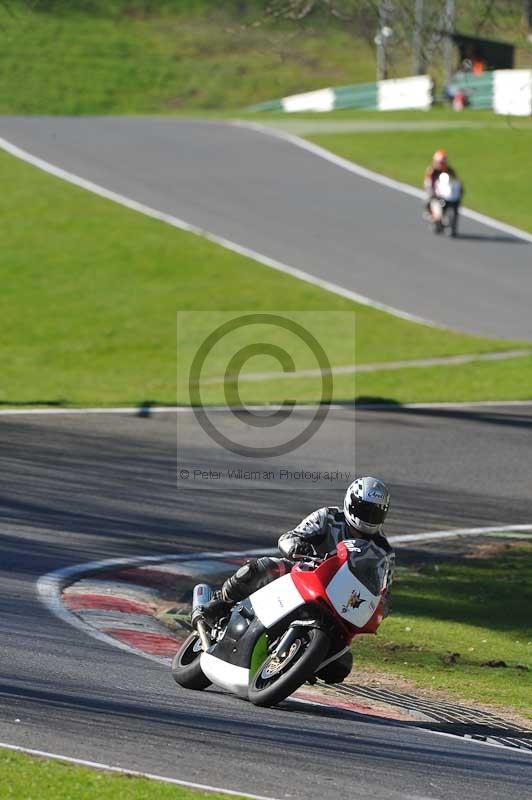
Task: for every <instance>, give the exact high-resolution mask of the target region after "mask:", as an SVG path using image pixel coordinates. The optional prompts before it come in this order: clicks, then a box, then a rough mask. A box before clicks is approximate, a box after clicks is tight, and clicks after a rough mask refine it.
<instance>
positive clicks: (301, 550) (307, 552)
mask: <svg viewBox="0 0 532 800" xmlns="http://www.w3.org/2000/svg"><path fill="white" fill-rule="evenodd" d="M315 554H316V551H315V550H314V548H313V546H312V545H311V544H310V542H305V541H304V540H301V539H300V540H299V541H297V542H294V544H293V545H292V547H291V548H290V558H295V557H297V556H313V555H315Z"/></svg>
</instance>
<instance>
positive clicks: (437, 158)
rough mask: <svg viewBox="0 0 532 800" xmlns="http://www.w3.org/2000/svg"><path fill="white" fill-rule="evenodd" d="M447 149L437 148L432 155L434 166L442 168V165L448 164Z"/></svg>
mask: <svg viewBox="0 0 532 800" xmlns="http://www.w3.org/2000/svg"><path fill="white" fill-rule="evenodd" d="M447 158H448V156H447V150H443V149H442V150H436V152H435V153H434V155H433V156H432V166H433V167H435V168H436V169H441V167H446V166H447Z"/></svg>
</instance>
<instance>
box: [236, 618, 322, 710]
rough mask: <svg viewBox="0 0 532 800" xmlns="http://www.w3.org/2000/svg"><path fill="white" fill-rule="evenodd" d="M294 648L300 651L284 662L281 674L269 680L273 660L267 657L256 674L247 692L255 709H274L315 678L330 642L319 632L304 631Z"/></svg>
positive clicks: (314, 629) (272, 676)
mask: <svg viewBox="0 0 532 800" xmlns="http://www.w3.org/2000/svg"><path fill="white" fill-rule="evenodd" d="M294 644H298V648H299V649H297V650H296V651H295V653H294V654H293V655H292V656H291V657H290V655H289V656H288V657H287V659H285V662H286V667H285V668H283V666H282V662H281V665H280V667H279V668H278V672H276V673H275V674H271V673H270V675H269V676H268V674H267V673H268V669H269V668H271V663H272V661H273V659H272V656H268V658H267V659H266V661H264V663H263V664H261V666H260V667H259V669H258V670H257V672H256V673H255V676H254V677H253V680H252V681H251V684H250V686H249V690H248V696H249V699H250V700H251V702H252V703H253V704H254V705H256V706H274V705H275V704H276V703H280V702H281V700H284V699H285V698H286V697H288V696H289V695H291V694H292V692H295V691H296V689H299V687H300V686H301V685H302V684H303V683H305V681H307V680H309V678H312V676H313V675H314V672H315V671H316V669H317V668H318V667H319V665H320V664H321V662H322V661H323V660H324V659H325V657H326V655H327V652H328V650H329V646H330V641H329V637H328V636H327V634H326V633H325V631H322V630H320V628H303V627H301V628H300V631H299V637H298V639H296V642H295V643H294ZM293 646H294V645H293ZM291 650H292V648H291ZM289 653H290V651H289ZM265 673H266V674H265Z"/></svg>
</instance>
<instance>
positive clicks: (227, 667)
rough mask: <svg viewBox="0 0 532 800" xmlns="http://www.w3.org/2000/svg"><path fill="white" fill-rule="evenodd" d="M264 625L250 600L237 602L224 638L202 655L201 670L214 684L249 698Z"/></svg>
mask: <svg viewBox="0 0 532 800" xmlns="http://www.w3.org/2000/svg"><path fill="white" fill-rule="evenodd" d="M263 634H264V625H263V624H262V623H261V621H260V620H259V619H256V618H254V615H253V609H252V607H251V603H250V601H249V600H244V601H243V602H242V603H237V605H236V606H235V607H234V609H233V611H232V613H231V618H230V620H229V623H228V625H227V628H226V629H225V631H224V635H223V637H222V638H221V639H220V640H219V641H217V642H215V644H213V645H212V647H210V648H209V650H208V651H207V652H206V653H202V655H201V656H200V659H201V660H200V664H201V669H202V670H203V672H204V673H205V675H206V676H207V677H208V678H209V680H211V681H212V682H213V683H215V684H217V685H218V686H221V687H222V688H224V689H227V690H228V691H230V692H234V693H235V694H238V695H240V696H241V697H247V691H248V683H249V669H250V665H251V660H252V656H253V652H254V649H255V645H256V644H257V641H258V640H259V639H260V638H261V637H262V635H263Z"/></svg>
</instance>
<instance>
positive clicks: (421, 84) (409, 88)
mask: <svg viewBox="0 0 532 800" xmlns="http://www.w3.org/2000/svg"><path fill="white" fill-rule="evenodd" d="M431 105H432V80H431V79H430V78H429V76H428V75H416V76H415V77H414V78H398V79H396V80H388V81H379V82H378V83H377V108H378V109H379V111H397V110H400V109H403V108H418V109H421V110H423V111H426V110H427V109H429V108H430V107H431Z"/></svg>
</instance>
